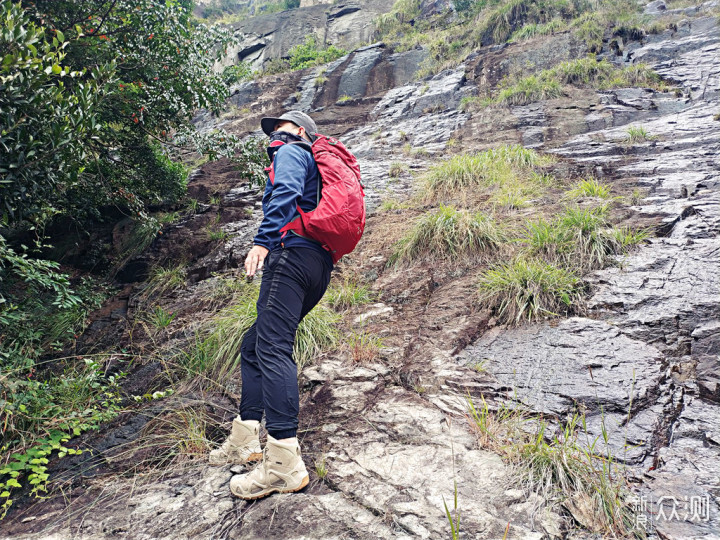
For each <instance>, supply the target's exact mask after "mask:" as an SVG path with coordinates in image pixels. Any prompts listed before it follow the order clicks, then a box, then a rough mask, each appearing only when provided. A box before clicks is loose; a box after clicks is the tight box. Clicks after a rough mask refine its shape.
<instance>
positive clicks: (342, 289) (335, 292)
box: [323, 278, 374, 311]
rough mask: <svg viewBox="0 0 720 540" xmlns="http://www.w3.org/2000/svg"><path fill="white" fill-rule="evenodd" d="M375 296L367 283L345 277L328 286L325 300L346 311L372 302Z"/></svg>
mask: <svg viewBox="0 0 720 540" xmlns="http://www.w3.org/2000/svg"><path fill="white" fill-rule="evenodd" d="M373 297H374V294H373V292H372V291H371V290H370V289H369V288H368V287H367V285H358V284H357V283H355V282H353V281H351V280H350V279H348V278H345V279H343V281H342V282H340V283H333V284H331V285H330V286H329V287H328V289H327V291H326V292H325V296H324V297H323V302H325V303H326V304H327V305H328V306H330V307H331V308H332V309H334V310H336V311H344V310H347V309H350V308H351V307H354V306H359V305H362V304H367V303H370V302H372V300H373Z"/></svg>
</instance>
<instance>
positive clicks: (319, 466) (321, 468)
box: [315, 456, 328, 480]
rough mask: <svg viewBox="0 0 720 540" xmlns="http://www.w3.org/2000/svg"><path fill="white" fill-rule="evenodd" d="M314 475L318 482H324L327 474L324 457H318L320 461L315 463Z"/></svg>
mask: <svg viewBox="0 0 720 540" xmlns="http://www.w3.org/2000/svg"><path fill="white" fill-rule="evenodd" d="M315 473H316V474H317V476H318V478H319V479H320V480H325V477H326V476H327V473H328V466H327V461H326V460H325V456H320V459H319V460H317V461H316V462H315Z"/></svg>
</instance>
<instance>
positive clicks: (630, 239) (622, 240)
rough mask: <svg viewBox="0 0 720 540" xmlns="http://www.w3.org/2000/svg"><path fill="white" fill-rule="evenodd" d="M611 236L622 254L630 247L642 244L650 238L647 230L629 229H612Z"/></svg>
mask: <svg viewBox="0 0 720 540" xmlns="http://www.w3.org/2000/svg"><path fill="white" fill-rule="evenodd" d="M611 234H612V236H613V238H614V240H615V241H616V242H617V244H618V246H620V250H621V251H623V252H625V251H627V250H628V248H630V247H632V246H636V245H638V244H642V243H643V242H645V241H646V240H647V239H648V238H649V237H650V233H649V232H648V231H647V230H644V229H643V230H633V229H631V228H629V227H613V229H612V231H611Z"/></svg>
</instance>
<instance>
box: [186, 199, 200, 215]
mask: <svg viewBox="0 0 720 540" xmlns="http://www.w3.org/2000/svg"><path fill="white" fill-rule="evenodd" d="M185 208H186V209H187V211H188V212H189V213H190V214H197V213H198V211H199V210H200V201H198V200H197V199H192V198H190V199H188V201H187V206H186V207H185Z"/></svg>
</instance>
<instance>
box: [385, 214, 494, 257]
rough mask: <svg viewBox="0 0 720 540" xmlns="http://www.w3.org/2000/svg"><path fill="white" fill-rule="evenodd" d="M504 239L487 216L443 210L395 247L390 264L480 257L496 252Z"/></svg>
mask: <svg viewBox="0 0 720 540" xmlns="http://www.w3.org/2000/svg"><path fill="white" fill-rule="evenodd" d="M504 239H505V235H504V233H503V232H502V231H501V229H500V227H499V226H498V225H497V224H496V223H495V222H494V221H493V220H492V219H491V218H489V217H488V216H486V215H484V214H481V213H479V212H476V213H473V212H469V211H467V210H456V209H455V208H453V207H451V206H442V205H441V206H440V208H438V209H437V210H434V211H431V212H427V213H425V214H423V215H422V216H420V218H418V219H417V220H416V222H415V224H414V226H413V227H412V229H411V230H410V232H408V234H406V235H405V237H403V238H402V239H401V240H400V241H399V242H398V243H397V244H396V246H395V249H394V251H393V254H392V256H391V257H390V260H389V263H390V264H393V263H394V264H397V263H400V262H405V261H413V260H416V259H419V258H422V257H437V256H442V257H455V256H470V257H477V256H482V255H484V254H487V253H488V252H489V251H490V250H494V249H497V248H498V247H499V246H500V244H501V243H502V242H503V241H504Z"/></svg>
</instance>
